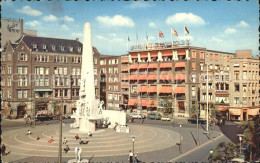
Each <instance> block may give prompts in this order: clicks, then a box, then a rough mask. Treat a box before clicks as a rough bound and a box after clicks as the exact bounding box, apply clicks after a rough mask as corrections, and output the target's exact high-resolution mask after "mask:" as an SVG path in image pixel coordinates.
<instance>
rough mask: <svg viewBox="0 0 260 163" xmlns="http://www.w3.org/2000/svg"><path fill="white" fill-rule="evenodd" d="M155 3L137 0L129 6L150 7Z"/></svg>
mask: <svg viewBox="0 0 260 163" xmlns="http://www.w3.org/2000/svg"><path fill="white" fill-rule="evenodd" d="M152 6H153V5H152V4H151V3H149V2H142V1H135V2H133V3H131V5H130V6H129V8H131V9H135V8H148V7H152Z"/></svg>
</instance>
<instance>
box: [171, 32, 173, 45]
mask: <svg viewBox="0 0 260 163" xmlns="http://www.w3.org/2000/svg"><path fill="white" fill-rule="evenodd" d="M171 41H172V28H171ZM172 47H173V42H172Z"/></svg>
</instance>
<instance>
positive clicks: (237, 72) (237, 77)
mask: <svg viewBox="0 0 260 163" xmlns="http://www.w3.org/2000/svg"><path fill="white" fill-rule="evenodd" d="M234 77H235V80H239V71H235V72H234Z"/></svg>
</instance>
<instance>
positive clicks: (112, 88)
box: [108, 85, 118, 91]
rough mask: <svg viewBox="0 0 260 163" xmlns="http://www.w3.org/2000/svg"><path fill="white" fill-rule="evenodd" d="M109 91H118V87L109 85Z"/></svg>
mask: <svg viewBox="0 0 260 163" xmlns="http://www.w3.org/2000/svg"><path fill="white" fill-rule="evenodd" d="M108 91H118V86H117V85H114V86H113V85H108Z"/></svg>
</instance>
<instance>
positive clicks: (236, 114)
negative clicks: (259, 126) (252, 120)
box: [229, 108, 243, 121]
mask: <svg viewBox="0 0 260 163" xmlns="http://www.w3.org/2000/svg"><path fill="white" fill-rule="evenodd" d="M229 117H230V118H229V119H230V120H231V121H238V120H239V121H242V120H243V109H241V108H232V109H231V108H230V109H229Z"/></svg>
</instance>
